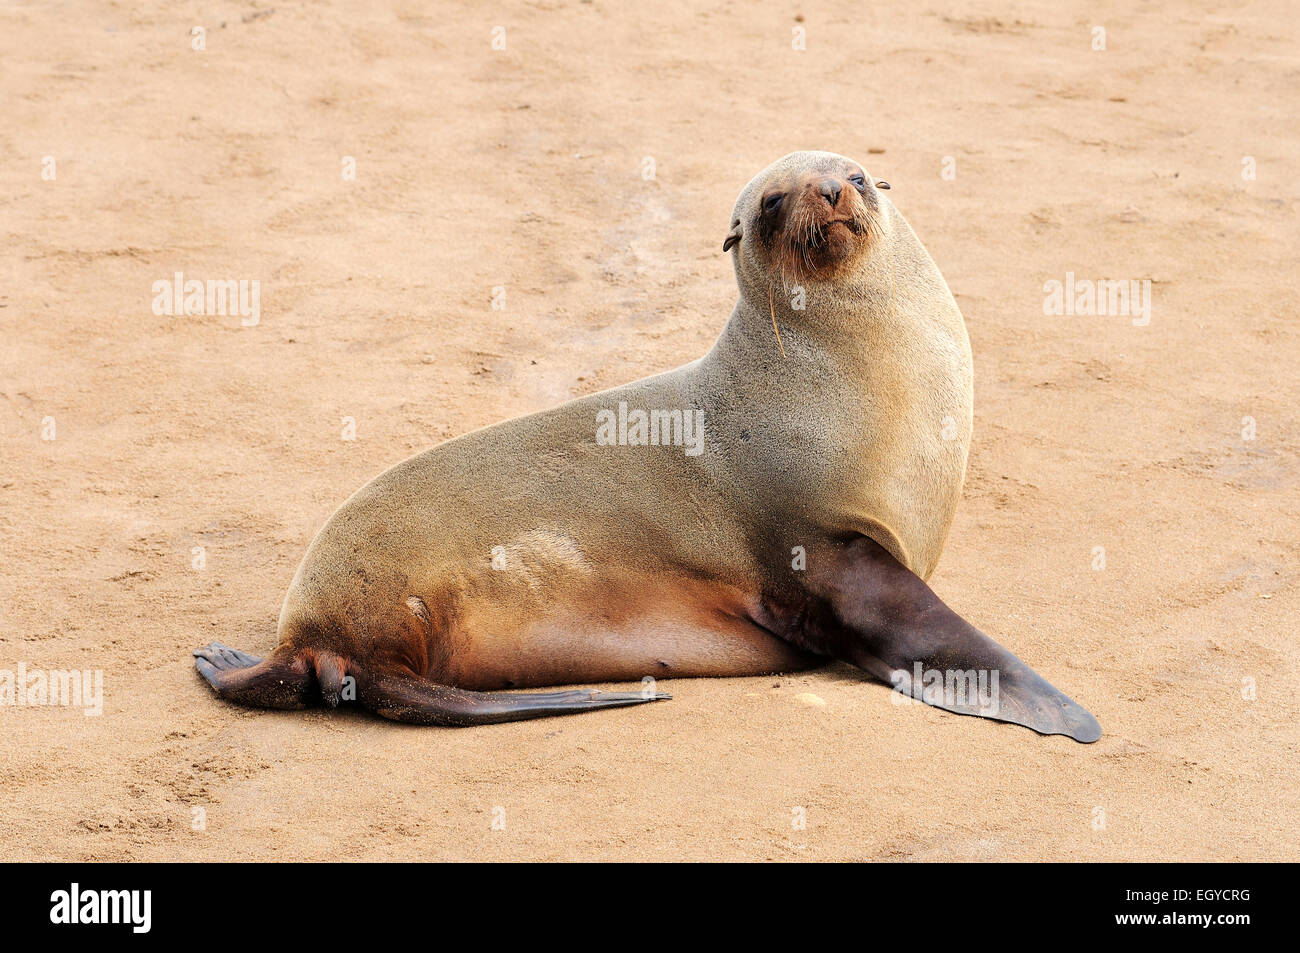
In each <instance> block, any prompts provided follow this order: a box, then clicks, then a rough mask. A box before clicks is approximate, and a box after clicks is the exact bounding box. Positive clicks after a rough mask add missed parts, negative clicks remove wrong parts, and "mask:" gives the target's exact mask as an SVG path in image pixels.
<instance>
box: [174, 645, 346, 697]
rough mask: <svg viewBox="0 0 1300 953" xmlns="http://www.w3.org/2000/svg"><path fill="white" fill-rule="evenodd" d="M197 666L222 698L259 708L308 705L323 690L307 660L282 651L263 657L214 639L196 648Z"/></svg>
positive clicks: (195, 664)
mask: <svg viewBox="0 0 1300 953" xmlns="http://www.w3.org/2000/svg"><path fill="white" fill-rule="evenodd" d="M194 667H195V668H196V669H198V672H199V674H200V675H202V676H203V677H204V679H206V680H207V683H208V684H209V685H211V686H212V690H213V691H215V692H216V693H217V694H218V695H220V696H221V697H222V698H225V699H227V700H228V701H232V702H239V703H240V704H244V705H255V706H257V707H258V708H291V709H296V708H306V707H307V706H308V704H310V703H311V702H312V700H313V696H315V697H317V698H319V694H320V693H319V692H318V691H317V690H316V688H315V679H314V678H313V677H312V675H311V673H310V672H309V670H308V667H307V665H306V663H305V662H302V661H299V660H297V659H294V658H293V657H291V656H290V655H288V654H287V653H281V652H280V651H276V652H273V653H271V656H270V657H269V658H265V659H263V658H258V657H257V656H256V655H249V654H248V653H247V652H241V651H239V649H232V648H230V646H228V645H222V644H221V643H220V642H212V643H211V644H209V645H207V646H205V647H204V648H201V649H195V650H194Z"/></svg>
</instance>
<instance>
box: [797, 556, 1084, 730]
mask: <svg viewBox="0 0 1300 953" xmlns="http://www.w3.org/2000/svg"><path fill="white" fill-rule="evenodd" d="M819 575H820V576H821V578H820V582H821V583H822V585H823V587H824V590H825V593H826V596H827V598H828V601H829V602H830V606H831V610H832V612H833V614H834V616H835V620H834V622H832V623H829V624H827V625H826V626H825V627H826V628H828V629H829V630H830V631H831V632H832V633H833V634H834V638H833V639H832V644H830V645H829V646H828V649H829V650H830V651H831V654H833V655H835V656H836V657H837V658H841V659H843V660H844V661H847V662H852V663H853V664H854V665H857V666H858V667H859V668H863V669H865V670H867V671H868V672H870V673H872V674H873V675H875V676H876V677H877V678H880V679H882V680H885V681H887V682H890V683H891V684H893V685H894V687H895V688H896V689H898V690H899V691H901V692H903V693H904V694H907V695H908V696H909V697H911V698H913V699H916V700H919V701H923V702H925V703H926V704H927V705H932V706H934V707H935V708H942V709H944V710H945V711H951V712H956V713H957V714H959V715H978V716H979V717H982V718H992V719H995V720H997V721H1007V722H1011V723H1013V724H1017V725H1024V726H1025V727H1026V728H1032V729H1033V730H1034V731H1036V732H1038V733H1039V734H1043V735H1068V736H1069V737H1071V738H1073V739H1074V740H1075V741H1079V742H1083V743H1084V744H1089V743H1091V742H1094V741H1096V740H1097V739H1098V738H1100V737H1101V726H1100V725H1099V724H1098V723H1097V719H1096V718H1094V717H1093V716H1092V715H1091V714H1089V712H1088V711H1087V710H1086V709H1084V708H1083V707H1082V706H1081V705H1079V704H1078V702H1075V701H1074V700H1073V699H1071V698H1070V697H1069V696H1067V695H1066V694H1065V693H1064V692H1062V691H1060V690H1059V689H1057V688H1055V687H1054V686H1052V685H1051V684H1049V683H1048V682H1047V680H1046V679H1044V678H1043V677H1042V676H1041V675H1039V674H1038V673H1037V672H1035V671H1034V670H1033V669H1031V668H1030V667H1029V666H1028V665H1026V664H1025V663H1024V662H1022V661H1020V659H1018V658H1016V656H1014V655H1013V654H1011V653H1010V652H1008V651H1007V650H1006V649H1004V648H1003V647H1002V646H1000V645H998V643H996V642H994V641H993V640H992V639H990V638H989V637H988V636H987V635H985V634H984V633H983V632H981V631H979V630H978V629H976V628H975V627H974V626H973V625H971V624H970V623H968V622H966V621H965V620H964V619H962V618H961V616H959V615H957V613H955V612H953V611H952V610H951V609H949V608H948V607H947V606H946V605H944V604H943V602H942V601H941V600H940V599H939V597H938V596H936V595H935V594H934V592H932V591H931V589H930V587H929V586H927V585H926V584H925V583H924V582H923V581H922V580H921V579H920V577H918V576H917V575H915V574H914V573H912V572H911V571H909V570H908V569H907V568H906V567H905V566H903V565H902V564H901V563H899V562H898V561H897V560H896V559H894V557H893V556H891V555H890V554H889V553H888V552H887V551H886V550H885V549H884V548H882V547H881V546H879V545H878V544H876V543H875V542H874V541H872V540H870V539H868V538H866V537H859V538H857V539H855V540H854V541H853V542H851V543H849V544H848V545H847V546H845V547H844V549H843V550H842V551H841V552H840V553H839V554H837V558H836V559H835V561H834V568H833V569H832V570H831V571H830V572H827V573H825V574H819ZM918 675H919V676H920V677H919V682H920V684H916V683H917V682H918V677H917V676H918Z"/></svg>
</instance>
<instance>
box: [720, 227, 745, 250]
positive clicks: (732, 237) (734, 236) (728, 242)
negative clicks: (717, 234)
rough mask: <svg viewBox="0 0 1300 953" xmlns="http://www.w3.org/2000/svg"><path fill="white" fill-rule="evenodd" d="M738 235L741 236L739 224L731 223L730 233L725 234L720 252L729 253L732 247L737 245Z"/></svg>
mask: <svg viewBox="0 0 1300 953" xmlns="http://www.w3.org/2000/svg"><path fill="white" fill-rule="evenodd" d="M740 235H741V229H740V223H739V222H733V223H732V224H731V231H729V232H728V233H727V237H726V239H725V240H724V241H723V242H722V250H723V251H731V249H732V247H733V246H735V245H739V244H740Z"/></svg>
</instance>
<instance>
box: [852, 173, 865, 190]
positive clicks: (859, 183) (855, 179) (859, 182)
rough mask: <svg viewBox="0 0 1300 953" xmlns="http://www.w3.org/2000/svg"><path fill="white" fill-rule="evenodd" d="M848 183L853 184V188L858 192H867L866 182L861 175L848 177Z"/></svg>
mask: <svg viewBox="0 0 1300 953" xmlns="http://www.w3.org/2000/svg"><path fill="white" fill-rule="evenodd" d="M849 181H850V182H852V183H853V187H854V188H855V189H857V190H858V191H859V192H865V191H866V190H867V180H866V178H865V177H864V176H863V175H862V174H861V173H858V174H856V175H851V176H849Z"/></svg>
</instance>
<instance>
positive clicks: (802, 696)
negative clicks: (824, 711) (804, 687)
mask: <svg viewBox="0 0 1300 953" xmlns="http://www.w3.org/2000/svg"><path fill="white" fill-rule="evenodd" d="M794 700H795V701H797V702H798V703H799V704H800V705H807V706H808V707H809V708H825V707H826V699H824V698H822V697H821V696H820V695H814V694H813V693H812V692H800V693H799V694H798V695H795V696H794Z"/></svg>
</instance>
